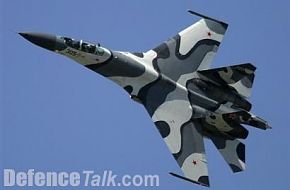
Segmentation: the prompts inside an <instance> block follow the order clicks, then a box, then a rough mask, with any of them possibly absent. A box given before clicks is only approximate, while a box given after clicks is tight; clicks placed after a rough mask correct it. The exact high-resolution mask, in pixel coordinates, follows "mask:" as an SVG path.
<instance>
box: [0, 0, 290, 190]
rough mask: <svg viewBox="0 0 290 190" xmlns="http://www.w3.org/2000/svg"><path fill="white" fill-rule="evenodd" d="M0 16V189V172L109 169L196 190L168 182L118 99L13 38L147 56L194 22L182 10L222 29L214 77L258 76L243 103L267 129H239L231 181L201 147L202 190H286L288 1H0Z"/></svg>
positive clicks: (63, 62)
mask: <svg viewBox="0 0 290 190" xmlns="http://www.w3.org/2000/svg"><path fill="white" fill-rule="evenodd" d="M0 7H1V8H0V9H1V11H0V15H1V20H0V31H1V33H0V35H1V36H0V44H1V45H0V52H1V53H0V58H1V59H0V71H1V73H0V74H1V78H0V79H1V83H0V85H1V88H0V98H1V99H0V135H1V136H0V138H1V141H0V142H1V144H0V145H1V148H0V164H1V174H0V176H1V186H2V184H3V183H2V182H3V177H2V176H3V172H2V171H3V168H14V169H16V170H27V169H29V168H34V169H36V170H42V171H82V170H86V169H89V170H95V171H97V172H98V171H103V170H105V169H111V170H113V171H114V172H115V173H117V174H119V175H122V174H131V175H133V174H158V175H160V187H158V188H156V187H152V188H149V187H147V189H205V188H204V187H200V186H197V185H193V184H191V183H188V182H185V181H183V180H179V179H176V178H174V177H172V176H170V175H168V172H181V171H180V169H179V167H178V165H177V164H176V162H175V160H174V159H173V157H172V156H171V155H170V154H169V152H168V150H167V147H166V145H165V143H164V142H163V140H162V139H161V138H160V135H159V134H158V132H157V130H156V129H155V127H154V125H153V123H152V121H151V119H150V117H149V116H148V114H147V113H146V111H145V109H144V108H143V107H142V106H141V105H138V104H136V103H135V102H133V101H131V100H130V99H129V97H128V95H127V94H126V93H125V92H124V91H123V90H122V89H121V88H119V87H118V86H117V85H115V84H113V83H112V82H110V81H109V80H106V79H105V78H103V77H101V76H99V75H97V74H95V73H93V72H90V71H89V70H87V69H85V68H83V67H81V66H80V65H78V64H76V63H74V62H73V61H72V60H69V59H67V58H65V57H62V56H58V55H56V54H53V53H52V52H49V51H46V50H43V49H41V48H38V47H36V46H34V45H32V44H30V43H28V42H27V41H25V40H24V39H23V38H21V37H20V36H18V35H17V33H16V32H19V31H36V32H45V33H53V34H59V35H65V36H70V37H74V38H77V39H84V40H87V41H91V42H100V43H101V44H102V45H103V46H104V47H107V48H110V49H113V50H126V51H134V52H136V51H137V52H138V51H147V50H149V49H151V48H153V47H155V46H156V45H158V44H160V43H161V42H162V41H164V40H166V39H167V38H169V37H172V36H174V35H175V34H176V33H177V32H179V31H180V30H182V29H184V28H185V27H187V26H189V25H190V24H192V23H194V22H195V21H197V20H198V18H196V17H193V16H191V15H189V14H188V13H187V12H186V10H187V9H192V10H195V11H197V12H201V13H203V14H206V15H210V16H212V17H215V18H218V19H221V20H224V21H225V22H227V23H228V24H229V29H228V31H227V33H226V36H225V38H224V41H223V43H222V45H221V47H220V49H219V52H218V55H217V56H216V59H215V60H214V63H213V67H220V66H225V65H231V64H238V63H244V62H252V63H253V64H254V65H255V66H257V68H258V69H257V71H256V79H255V84H254V90H253V94H252V97H251V98H250V101H251V102H252V103H253V105H254V106H253V112H254V113H256V114H257V115H259V116H261V117H263V118H265V119H266V120H267V121H268V122H269V123H270V125H271V126H272V127H273V129H272V130H269V131H262V130H258V129H254V128H251V127H248V129H249V130H250V135H249V137H248V138H247V139H246V140H245V143H246V145H247V146H246V149H247V150H246V151H247V155H246V162H247V170H246V171H245V172H243V173H239V174H233V173H231V171H230V169H229V168H228V166H227V165H226V164H225V162H224V161H223V159H222V157H221V156H220V155H219V153H218V151H217V150H216V149H215V148H214V146H213V145H212V143H211V142H209V141H207V143H206V148H207V156H208V163H209V172H210V181H211V186H212V187H211V189H223V190H224V189H236V190H239V189H243V190H244V189H264V190H267V189H274V188H275V189H289V188H290V184H289V181H290V164H289V160H290V141H289V138H290V130H289V128H290V125H289V124H290V123H289V116H290V102H289V98H290V94H289V93H290V85H289V81H290V75H289V72H290V67H289V61H290V59H289V43H290V39H289V33H290V31H289V26H290V22H289V18H290V17H289V16H290V15H289V11H290V10H289V7H290V5H289V2H288V1H286V0H281V1H279V3H277V2H275V1H272V0H264V1H251V0H244V1H230V0H222V1H214V2H213V1H210V0H191V1H189V0H184V1H182V2H181V1H178V0H172V1H161V0H160V1H156V0H146V1H142V2H141V1H133V0H122V1H118V0H106V1H89V0H84V1H77V0H70V1H37V0H26V1H16V0H2V1H1V2H0ZM1 189H2V187H1ZM9 189H13V188H9ZM15 189H18V188H15ZM25 189H28V188H25ZM35 189H37V188H35ZM42 189H45V188H42ZM51 189H52V188H51ZM57 189H59V188H57ZM63 189H71V187H68V188H63ZM75 189H76V188H75ZM81 189H90V188H81ZM105 189H111V188H109V187H107V188H105ZM112 189H114V188H112ZM118 189H121V188H118ZM124 189H136V188H135V187H127V188H124Z"/></svg>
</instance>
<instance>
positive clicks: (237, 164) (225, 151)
mask: <svg viewBox="0 0 290 190" xmlns="http://www.w3.org/2000/svg"><path fill="white" fill-rule="evenodd" d="M210 139H211V140H212V142H213V143H214V144H215V146H216V147H217V149H218V150H219V152H220V153H221V155H222V156H223V158H224V160H225V161H226V162H227V164H228V165H229V166H230V168H231V169H232V171H233V172H234V173H236V172H241V171H244V170H245V169H246V164H245V162H246V161H245V145H244V144H243V143H242V142H240V141H239V140H237V139H235V140H228V139H223V138H219V137H210Z"/></svg>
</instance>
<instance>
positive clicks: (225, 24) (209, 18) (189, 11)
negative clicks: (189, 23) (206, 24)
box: [187, 9, 228, 28]
mask: <svg viewBox="0 0 290 190" xmlns="http://www.w3.org/2000/svg"><path fill="white" fill-rule="evenodd" d="M187 12H188V13H190V14H192V15H196V16H199V17H201V18H204V19H208V20H211V21H214V22H218V23H220V24H222V25H224V27H225V28H227V27H228V24H227V23H225V22H223V21H220V20H217V19H215V18H211V17H209V16H206V15H204V14H200V13H198V12H195V11H192V10H190V9H188V10H187Z"/></svg>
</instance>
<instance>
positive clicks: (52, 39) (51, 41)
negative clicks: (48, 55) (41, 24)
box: [19, 32, 65, 51]
mask: <svg viewBox="0 0 290 190" xmlns="http://www.w3.org/2000/svg"><path fill="white" fill-rule="evenodd" d="M19 35H21V36H22V37H23V38H25V39H26V40H28V41H30V42H31V43H33V44H35V45H38V46H40V47H42V48H45V49H48V50H51V51H55V50H63V49H65V45H64V42H63V41H61V40H60V39H59V38H57V36H54V35H50V34H41V33H23V32H20V33H19Z"/></svg>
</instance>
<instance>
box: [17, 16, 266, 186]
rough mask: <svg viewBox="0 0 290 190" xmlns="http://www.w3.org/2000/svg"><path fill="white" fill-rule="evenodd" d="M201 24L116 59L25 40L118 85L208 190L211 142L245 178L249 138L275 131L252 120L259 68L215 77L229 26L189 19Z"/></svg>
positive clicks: (78, 43) (46, 40) (90, 48)
mask: <svg viewBox="0 0 290 190" xmlns="http://www.w3.org/2000/svg"><path fill="white" fill-rule="evenodd" d="M189 13H191V14H193V15H196V16H198V17H201V18H200V20H199V21H198V22H196V23H194V24H193V25H191V26H189V27H188V28H186V29H184V30H182V31H181V32H179V33H178V34H177V35H176V36H174V37H173V38H170V39H169V40H167V41H165V42H164V43H162V44H161V45H159V46H157V47H155V48H154V49H151V50H149V51H146V52H142V53H130V52H123V51H113V50H110V49H107V48H105V47H102V46H100V44H93V43H88V42H85V41H83V40H76V39H73V38H69V37H64V36H55V35H50V34H42V33H19V34H20V35H21V36H22V37H24V38H25V39H27V40H28V41H30V42H32V43H34V44H36V45H38V46H40V47H43V48H45V49H48V50H50V51H53V52H55V53H58V54H61V55H64V56H66V57H69V58H71V59H73V60H74V61H76V62H78V63H80V64H81V65H83V66H85V67H86V68H88V69H90V70H92V71H94V72H96V73H98V74H100V75H102V76H104V77H106V78H108V79H110V80H112V81H114V82H115V83H117V84H118V85H119V86H121V87H122V88H123V89H124V90H125V91H127V92H128V93H129V95H130V97H131V98H132V99H133V100H134V101H136V102H138V103H140V104H142V105H143V106H144V107H145V109H146V110H147V112H148V113H149V115H150V117H151V118H152V120H153V122H154V124H155V126H156V128H157V129H158V131H159V132H160V134H161V136H162V138H163V140H164V141H165V143H166V144H167V146H168V148H169V150H170V152H171V154H172V155H173V157H174V158H175V160H176V161H177V163H178V165H179V166H180V168H181V169H182V171H183V174H184V175H179V174H175V173H170V174H172V175H173V176H175V177H178V178H181V179H184V180H187V181H190V182H192V183H196V184H199V185H203V186H209V177H208V169H207V159H206V154H205V146H204V138H208V139H210V140H211V141H212V142H213V143H214V145H215V146H216V148H217V149H218V150H219V152H220V154H221V155H222V156H223V158H224V160H225V161H226V163H227V164H228V165H229V167H230V168H231V170H232V171H233V172H240V171H243V170H245V145H244V143H242V142H241V141H239V140H238V139H246V138H247V136H248V130H247V129H246V128H245V127H244V126H243V125H250V126H253V127H256V128H259V129H264V130H265V129H268V128H270V126H269V125H268V124H267V122H266V121H264V120H263V119H261V118H260V117H257V116H256V115H254V114H252V113H250V110H251V107H252V105H251V103H250V102H249V101H248V99H247V98H249V97H250V95H251V91H252V86H253V81H254V77H255V70H256V67H255V66H253V65H252V64H251V63H243V64H238V65H232V66H227V67H221V68H214V69H211V68H210V65H211V62H212V60H213V58H214V56H215V55H216V53H217V50H218V48H219V46H220V43H221V42H222V39H223V37H224V34H225V32H226V30H227V28H228V24H226V23H225V22H222V21H219V20H217V19H214V18H211V17H208V16H205V15H202V14H199V13H196V12H193V11H189Z"/></svg>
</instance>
